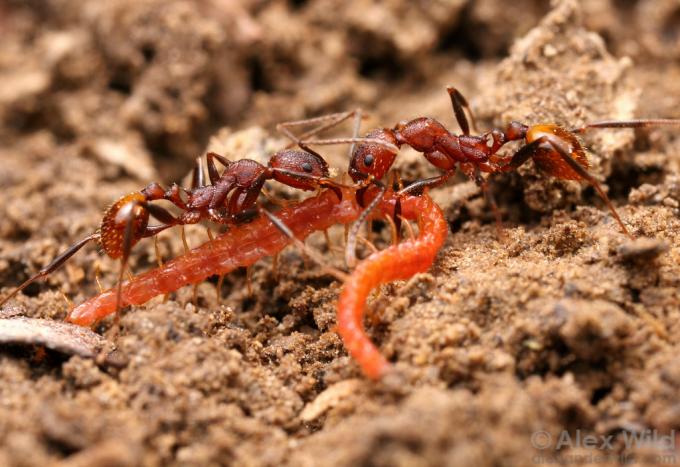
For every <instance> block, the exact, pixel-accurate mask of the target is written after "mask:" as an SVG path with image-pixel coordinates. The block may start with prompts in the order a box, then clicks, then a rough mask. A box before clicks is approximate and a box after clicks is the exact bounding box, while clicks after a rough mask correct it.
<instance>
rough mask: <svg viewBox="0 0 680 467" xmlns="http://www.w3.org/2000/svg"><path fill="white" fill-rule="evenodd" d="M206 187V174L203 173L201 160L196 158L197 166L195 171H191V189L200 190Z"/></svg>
mask: <svg viewBox="0 0 680 467" xmlns="http://www.w3.org/2000/svg"><path fill="white" fill-rule="evenodd" d="M204 186H205V174H204V173H203V165H202V164H201V158H200V157H197V158H196V164H195V165H194V169H193V170H192V171H191V189H195V188H200V187H204Z"/></svg>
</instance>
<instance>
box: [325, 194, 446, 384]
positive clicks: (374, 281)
mask: <svg viewBox="0 0 680 467" xmlns="http://www.w3.org/2000/svg"><path fill="white" fill-rule="evenodd" d="M401 206H402V215H403V216H404V217H405V218H407V219H414V218H417V219H418V230H419V233H418V237H417V238H415V239H413V240H407V241H404V242H402V243H400V244H398V245H393V246H391V247H389V248H387V249H385V250H382V251H379V252H377V253H374V254H372V255H371V256H369V257H368V258H366V259H365V260H363V261H362V262H361V263H359V265H358V266H357V267H356V269H354V271H353V272H352V274H351V276H350V277H349V279H348V280H347V282H346V283H345V286H344V288H343V290H342V293H341V295H340V300H339V301H338V333H339V334H340V336H341V337H342V340H343V342H344V343H345V348H347V350H348V352H349V353H350V355H352V357H354V359H355V360H356V361H357V362H358V363H359V365H360V366H361V369H362V370H363V372H364V374H365V375H366V376H368V377H369V378H371V379H374V380H377V379H380V378H381V377H382V376H383V375H384V374H385V372H386V371H387V370H389V368H390V364H389V363H388V362H387V360H386V359H385V357H383V356H382V355H381V354H380V352H379V351H378V349H377V348H376V347H375V345H373V343H372V342H371V340H370V339H369V338H368V336H367V335H366V333H365V331H364V325H363V316H364V309H365V306H366V298H367V297H368V294H369V293H370V292H371V290H373V288H375V287H377V286H378V285H380V284H384V283H386V282H390V281H394V280H400V279H408V278H409V277H411V276H413V275H414V274H416V273H419V272H425V271H427V270H428V269H429V268H430V266H432V263H433V262H434V259H435V256H437V252H438V251H439V249H440V248H441V246H442V244H443V243H444V240H445V239H446V234H447V232H448V227H447V224H446V220H445V219H444V215H443V214H442V211H441V209H440V208H439V206H437V204H436V203H435V202H434V201H432V199H431V198H430V197H429V196H427V195H423V196H421V197H408V198H405V199H402V205H401Z"/></svg>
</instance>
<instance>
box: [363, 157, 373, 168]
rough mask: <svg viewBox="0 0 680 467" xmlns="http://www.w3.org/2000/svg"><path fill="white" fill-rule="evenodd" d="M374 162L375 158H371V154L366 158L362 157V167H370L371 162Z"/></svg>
mask: <svg viewBox="0 0 680 467" xmlns="http://www.w3.org/2000/svg"><path fill="white" fill-rule="evenodd" d="M374 160H375V157H373V156H372V155H371V154H369V155H368V156H366V157H364V165H365V166H366V167H370V166H372V165H373V161H374Z"/></svg>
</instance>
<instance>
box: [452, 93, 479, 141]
mask: <svg viewBox="0 0 680 467" xmlns="http://www.w3.org/2000/svg"><path fill="white" fill-rule="evenodd" d="M446 92H448V93H449V97H450V98H451V105H452V106H453V113H454V115H455V116H456V121H457V122H458V126H460V129H461V131H462V132H463V134H464V135H466V136H469V135H470V124H469V123H468V120H467V117H466V116H465V110H467V111H468V114H470V121H471V122H472V129H473V130H474V131H475V133H477V123H476V122H475V116H474V114H473V113H472V109H470V104H468V101H467V99H465V97H463V95H462V94H461V93H460V91H458V89H456V88H454V87H452V86H447V87H446Z"/></svg>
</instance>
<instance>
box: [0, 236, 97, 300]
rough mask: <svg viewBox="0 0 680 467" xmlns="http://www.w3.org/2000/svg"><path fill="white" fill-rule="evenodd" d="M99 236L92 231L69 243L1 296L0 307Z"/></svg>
mask: <svg viewBox="0 0 680 467" xmlns="http://www.w3.org/2000/svg"><path fill="white" fill-rule="evenodd" d="M99 237H100V235H99V233H93V234H91V235H88V236H87V237H85V238H83V239H82V240H80V241H79V242H77V243H75V244H73V245H71V247H70V248H69V249H68V250H66V251H64V252H63V253H62V254H60V255H59V256H57V257H56V258H54V260H52V262H51V263H50V264H48V265H47V266H45V267H44V268H42V269H41V270H40V271H38V273H37V274H35V275H34V276H33V277H30V278H29V279H27V280H26V281H24V283H23V284H21V285H20V286H19V287H17V288H16V289H14V291H12V293H10V294H9V295H8V296H6V297H5V298H3V299H2V301H0V307H1V306H3V305H4V304H5V303H7V301H8V300H9V299H10V298H12V297H14V296H15V295H16V294H18V293H19V292H21V291H22V290H24V289H25V288H26V287H28V286H29V285H31V284H32V283H33V282H35V281H37V280H38V279H42V278H44V277H47V276H48V275H50V274H51V273H53V272H54V271H56V270H57V269H59V268H60V267H61V265H63V264H64V263H65V262H66V261H67V260H68V259H69V258H70V257H71V256H73V255H74V254H76V253H77V252H78V250H80V249H81V248H82V247H83V246H85V245H86V244H87V243H89V242H91V241H92V240H99Z"/></svg>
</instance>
